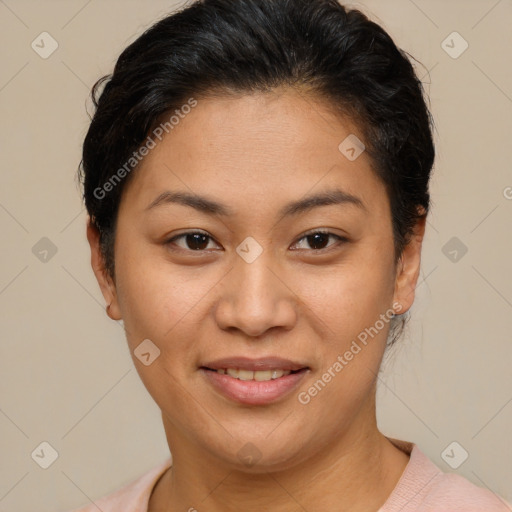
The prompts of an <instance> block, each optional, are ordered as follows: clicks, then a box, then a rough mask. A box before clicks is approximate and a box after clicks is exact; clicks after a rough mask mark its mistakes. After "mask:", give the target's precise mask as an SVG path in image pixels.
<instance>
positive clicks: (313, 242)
mask: <svg viewBox="0 0 512 512" xmlns="http://www.w3.org/2000/svg"><path fill="white" fill-rule="evenodd" d="M329 237H333V238H335V239H336V240H338V242H339V243H340V244H341V243H344V242H348V239H347V238H345V237H343V236H339V235H336V234H334V233H331V232H329V231H323V230H316V231H311V232H309V233H306V234H305V235H304V236H303V237H302V238H300V239H299V241H298V242H296V244H298V243H300V242H301V241H302V240H305V241H306V242H307V243H308V244H309V245H310V247H311V246H312V249H313V250H314V251H322V250H324V249H329V248H330V247H332V245H334V244H330V245H326V244H327V243H328V241H329ZM306 249H307V247H306Z"/></svg>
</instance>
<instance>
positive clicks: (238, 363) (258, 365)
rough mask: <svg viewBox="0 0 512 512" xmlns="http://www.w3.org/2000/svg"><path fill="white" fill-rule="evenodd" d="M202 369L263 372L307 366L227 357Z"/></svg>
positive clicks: (270, 359)
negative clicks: (235, 369) (236, 369)
mask: <svg viewBox="0 0 512 512" xmlns="http://www.w3.org/2000/svg"><path fill="white" fill-rule="evenodd" d="M202 368H209V369H211V370H220V369H223V368H224V369H225V368H238V369H240V370H249V371H253V372H255V371H264V370H290V371H296V370H302V369H303V368H308V366H307V365H305V364H302V363H299V362H296V361H291V360H290V359H283V358H281V357H263V358H260V359H251V358H248V357H227V358H224V359H216V360H215V361H210V362H208V363H205V364H203V365H202Z"/></svg>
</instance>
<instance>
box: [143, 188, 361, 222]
mask: <svg viewBox="0 0 512 512" xmlns="http://www.w3.org/2000/svg"><path fill="white" fill-rule="evenodd" d="M164 204H180V205H183V206H189V207H191V208H194V209H195V210H198V211H200V212H202V213H206V214H208V215H217V216H224V217H229V216H232V215H234V211H233V210H232V209H231V208H229V207H228V206H225V205H223V204H221V203H219V202H217V201H214V200H213V199H210V198H208V197H205V196H199V195H197V194H191V193H188V192H171V191H165V192H163V193H161V194H160V195H159V196H158V197H157V198H156V199H154V200H153V201H152V202H151V203H150V204H149V205H148V206H147V207H146V208H145V211H148V210H152V209H153V208H156V207H157V206H161V205H164ZM329 205H354V206H357V207H358V208H360V209H361V210H364V211H365V212H368V210H367V208H366V206H365V204H364V203H363V201H362V200H361V199H360V198H359V197H357V196H355V195H353V194H349V193H348V192H344V191H343V190H340V189H334V190H327V191H325V192H321V193H318V194H314V195H310V196H306V197H304V198H302V199H299V200H297V201H292V202H291V203H288V204H287V205H285V206H284V207H283V208H282V209H281V210H280V212H279V214H280V216H282V217H286V216H293V215H298V214H300V213H304V212H307V211H310V210H312V209H313V208H318V207H320V206H329Z"/></svg>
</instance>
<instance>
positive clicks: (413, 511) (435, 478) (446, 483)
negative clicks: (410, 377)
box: [72, 439, 512, 512]
mask: <svg viewBox="0 0 512 512" xmlns="http://www.w3.org/2000/svg"><path fill="white" fill-rule="evenodd" d="M390 441H392V442H393V444H395V445H396V446H397V447H398V448H400V449H401V450H403V451H404V452H405V453H407V454H408V455H410V459H409V463H408V464H407V466H406V468H405V470H404V472H403V473H402V476H401V477H400V480H399V481H398V483H397V485H396V486H395V488H394V489H393V492H392V493H391V494H390V496H389V497H388V499H387V500H386V503H384V505H383V506H382V507H381V508H380V509H379V510H378V511H377V512H512V507H511V505H510V504H508V503H507V502H505V500H503V499H502V498H500V497H498V496H497V495H496V494H494V493H492V492H491V491H489V490H487V489H483V488H481V487H478V486H476V485H474V484H472V483H471V482H470V481H469V480H467V479H465V478H463V477H462V476H459V475H456V474H453V473H443V472H442V471H441V470H440V469H439V468H438V467H437V466H435V465H434V463H433V462H431V461H430V459H429V458H428V457H427V456H426V455H424V453H423V452H422V451H421V450H420V449H419V448H418V447H417V446H416V445H415V444H414V443H409V442H407V441H399V440H396V439H390ZM170 466H171V459H170V458H169V459H167V460H166V461H165V462H163V463H161V464H160V465H158V466H157V467H155V468H153V469H152V470H150V471H148V472H147V473H145V474H144V475H142V476H141V477H139V478H138V479H137V480H135V481H134V482H132V483H130V484H128V485H126V486H125V487H123V488H122V489H119V490H118V491H116V492H114V493H113V494H110V495H108V496H105V497H103V498H101V499H99V500H96V502H95V503H96V504H90V505H86V506H84V507H82V508H80V509H76V510H74V511H72V512H98V509H99V510H101V511H102V512H147V510H148V502H149V497H150V495H151V492H152V490H153V487H154V486H155V485H156V482H157V481H158V479H159V478H160V476H162V475H163V473H164V472H165V470H166V469H167V468H169V467H170Z"/></svg>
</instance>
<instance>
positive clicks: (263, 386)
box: [199, 358, 311, 405]
mask: <svg viewBox="0 0 512 512" xmlns="http://www.w3.org/2000/svg"><path fill="white" fill-rule="evenodd" d="M199 371H200V372H201V374H202V375H203V376H204V377H205V379H206V382H207V383H208V384H209V385H210V386H211V387H212V388H213V390H214V391H215V392H217V393H219V394H220V395H222V396H223V397H224V398H227V399H229V400H230V401H234V402H238V403H241V404H246V405H267V404H271V403H276V402H278V401H280V400H284V399H285V398H286V397H287V396H289V395H290V394H291V392H292V391H293V390H294V389H296V388H297V387H298V386H299V383H300V382H301V381H302V379H303V378H304V377H305V375H307V374H308V373H309V372H311V368H310V367H309V366H306V365H303V364H301V363H295V362H291V361H289V360H284V359H278V358H266V359H258V360H250V359H246V358H230V359H229V360H227V359H226V360H219V361H216V362H213V363H207V364H206V365H204V366H201V367H199Z"/></svg>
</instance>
